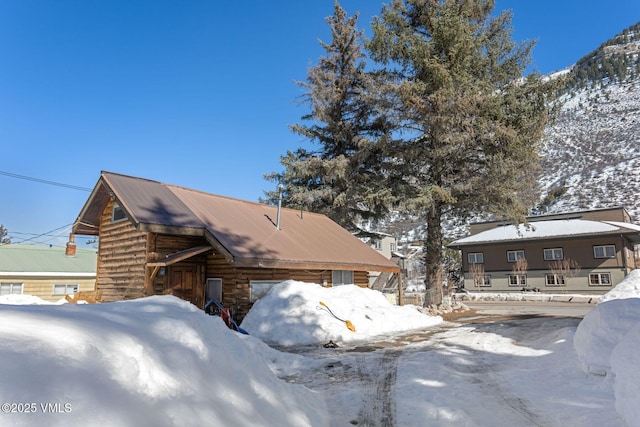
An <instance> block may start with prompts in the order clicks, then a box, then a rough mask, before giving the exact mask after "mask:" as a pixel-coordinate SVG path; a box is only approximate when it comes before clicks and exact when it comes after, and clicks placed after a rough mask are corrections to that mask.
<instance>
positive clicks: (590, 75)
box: [537, 25, 640, 220]
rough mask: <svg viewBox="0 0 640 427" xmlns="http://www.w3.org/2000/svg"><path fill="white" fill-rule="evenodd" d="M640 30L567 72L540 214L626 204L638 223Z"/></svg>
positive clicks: (546, 155)
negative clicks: (565, 88) (566, 82)
mask: <svg viewBox="0 0 640 427" xmlns="http://www.w3.org/2000/svg"><path fill="white" fill-rule="evenodd" d="M638 30H640V25H636V26H633V27H631V28H630V29H627V30H625V31H624V32H623V33H621V34H620V35H619V36H617V37H616V38H614V39H612V40H610V41H608V42H606V43H604V44H603V45H602V46H600V47H599V48H598V49H597V50H596V51H594V52H592V53H590V54H589V55H587V56H586V57H585V58H583V59H582V60H580V61H579V62H578V63H577V64H576V65H575V66H574V67H573V68H572V69H571V70H570V71H569V75H568V85H567V91H566V93H565V95H563V97H562V101H563V107H562V109H561V111H560V113H559V115H558V117H557V120H556V121H555V122H554V123H553V124H551V125H550V126H549V127H548V128H547V129H546V131H545V138H544V147H543V149H542V152H541V155H542V172H541V174H540V176H539V183H540V188H541V190H542V194H543V195H545V197H544V198H543V200H542V201H541V204H540V206H539V209H538V210H537V212H539V213H544V212H565V211H574V210H584V209H594V208H603V207H612V206H625V207H626V208H627V210H628V211H629V213H630V214H631V215H632V217H633V218H634V219H635V220H640V72H639V71H640V61H639V59H638V58H639V55H640V31H638ZM619 64H622V65H624V67H621V66H620V65H619Z"/></svg>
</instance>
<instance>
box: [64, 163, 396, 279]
mask: <svg viewBox="0 0 640 427" xmlns="http://www.w3.org/2000/svg"><path fill="white" fill-rule="evenodd" d="M111 197H113V198H114V199H115V200H116V201H117V203H119V204H120V206H121V207H122V209H123V210H124V211H125V213H126V215H127V217H128V218H129V220H130V221H131V222H132V223H133V224H134V225H135V227H136V228H137V229H138V230H140V231H150V232H156V233H166V234H176V235H189V236H202V237H204V238H206V239H207V241H208V242H209V243H210V244H211V245H212V246H213V248H214V250H216V251H218V252H220V253H222V254H223V255H224V256H225V257H226V258H227V260H228V261H229V262H231V263H234V265H237V266H244V267H258V268H259V267H265V268H297V269H306V268H313V269H340V270H371V271H398V269H399V267H398V266H397V265H396V264H394V263H392V262H391V261H389V260H387V259H386V258H385V257H384V256H382V255H380V254H379V253H378V252H377V251H375V250H374V249H372V248H370V247H369V246H368V245H367V244H365V243H364V242H362V241H360V239H358V238H356V237H355V236H353V235H352V234H351V233H349V232H348V231H347V230H345V229H344V228H342V227H340V226H339V225H338V224H336V223H335V222H333V221H332V220H331V219H329V218H328V217H326V216H324V215H320V214H315V213H310V212H301V211H298V210H293V209H286V208H283V209H282V210H281V212H280V224H281V229H279V230H278V229H277V228H276V221H277V215H278V212H277V209H278V208H277V207H276V206H270V205H265V204H261V203H254V202H248V201H244V200H239V199H233V198H229V197H224V196H218V195H214V194H209V193H204V192H201V191H196V190H192V189H188V188H184V187H179V186H175V185H170V184H164V183H161V182H158V181H152V180H147V179H142V178H136V177H131V176H126V175H120V174H115V173H111V172H104V171H103V172H102V173H101V175H100V179H99V180H98V183H97V184H96V186H95V188H94V190H93V191H92V193H91V195H90V196H89V199H88V200H87V202H86V203H85V205H84V207H83V208H82V210H81V212H80V214H79V215H78V218H77V220H76V223H75V224H74V227H73V232H74V233H77V234H88V235H98V226H99V224H100V216H101V215H102V212H103V211H104V209H105V207H106V206H107V203H108V202H109V200H110V198H111Z"/></svg>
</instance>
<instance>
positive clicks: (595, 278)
mask: <svg viewBox="0 0 640 427" xmlns="http://www.w3.org/2000/svg"><path fill="white" fill-rule="evenodd" d="M589 285H590V286H611V273H591V274H589Z"/></svg>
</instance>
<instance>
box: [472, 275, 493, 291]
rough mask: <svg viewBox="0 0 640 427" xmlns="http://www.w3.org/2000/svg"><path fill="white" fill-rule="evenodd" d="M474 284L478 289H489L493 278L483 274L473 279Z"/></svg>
mask: <svg viewBox="0 0 640 427" xmlns="http://www.w3.org/2000/svg"><path fill="white" fill-rule="evenodd" d="M473 282H474V283H473V284H474V285H475V286H476V287H480V288H489V287H491V276H490V275H488V274H483V275H479V276H475V277H474V278H473Z"/></svg>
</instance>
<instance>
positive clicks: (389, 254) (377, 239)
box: [367, 231, 397, 290]
mask: <svg viewBox="0 0 640 427" xmlns="http://www.w3.org/2000/svg"><path fill="white" fill-rule="evenodd" d="M370 233H371V234H372V235H373V236H374V237H370V238H368V239H367V242H368V244H369V246H371V247H372V248H373V249H375V250H376V251H378V252H379V253H380V254H382V255H383V256H384V257H385V258H386V259H389V260H391V259H392V258H393V257H394V253H395V252H396V245H397V243H396V238H395V237H393V236H392V235H390V234H387V233H382V232H375V231H374V232H370ZM393 261H395V260H393ZM394 264H397V263H396V262H394ZM389 277H390V272H384V273H383V272H381V271H370V272H369V287H371V288H374V289H376V290H381V289H382V287H383V286H384V285H385V283H386V281H387V280H388V279H389Z"/></svg>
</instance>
